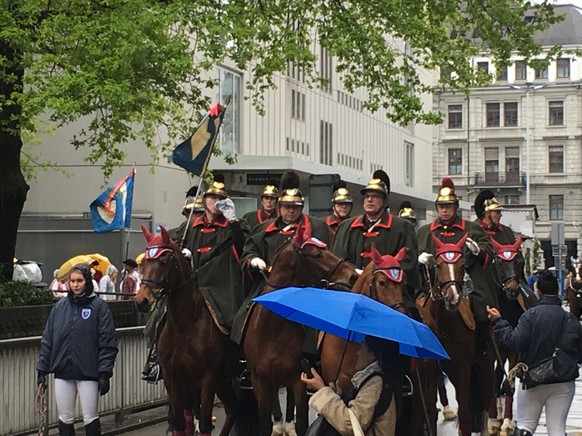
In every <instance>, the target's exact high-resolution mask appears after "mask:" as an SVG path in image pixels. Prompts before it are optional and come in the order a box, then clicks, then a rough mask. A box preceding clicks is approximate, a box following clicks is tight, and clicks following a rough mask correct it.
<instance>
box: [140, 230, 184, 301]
mask: <svg viewBox="0 0 582 436" xmlns="http://www.w3.org/2000/svg"><path fill="white" fill-rule="evenodd" d="M141 230H142V232H143V234H144V236H145V238H146V241H147V243H148V245H147V247H146V250H145V256H144V260H143V263H142V267H141V273H142V279H141V285H140V288H139V290H138V293H137V294H136V296H135V302H136V304H137V306H138V308H139V310H140V311H142V312H147V311H148V310H149V307H150V306H151V305H152V304H153V302H154V300H157V299H159V298H160V297H162V296H163V295H164V294H167V293H170V292H171V291H172V290H177V289H179V288H180V287H181V285H182V284H183V283H184V282H187V281H188V280H189V279H190V278H191V277H192V269H191V268H190V267H189V262H188V260H187V259H186V258H185V257H184V255H183V254H182V252H181V251H180V249H179V248H178V245H176V244H175V243H174V242H173V241H172V239H171V238H170V234H169V233H168V231H167V230H166V229H165V228H164V227H161V228H160V233H159V234H157V235H152V234H151V233H150V232H149V231H148V230H147V229H146V228H145V227H144V226H143V225H142V226H141Z"/></svg>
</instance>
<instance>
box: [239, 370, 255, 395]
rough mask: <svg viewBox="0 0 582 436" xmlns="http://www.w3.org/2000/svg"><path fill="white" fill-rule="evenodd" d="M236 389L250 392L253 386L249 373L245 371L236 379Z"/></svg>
mask: <svg viewBox="0 0 582 436" xmlns="http://www.w3.org/2000/svg"><path fill="white" fill-rule="evenodd" d="M238 387H239V389H241V390H243V391H252V390H253V384H252V382H251V372H250V371H249V370H248V369H245V370H244V371H243V372H242V373H241V374H240V376H239V377H238Z"/></svg>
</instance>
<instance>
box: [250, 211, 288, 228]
mask: <svg viewBox="0 0 582 436" xmlns="http://www.w3.org/2000/svg"><path fill="white" fill-rule="evenodd" d="M278 216H279V214H278V213H277V211H276V210H275V211H273V213H272V214H270V215H269V214H267V212H265V210H264V209H258V210H253V211H252V212H247V213H245V214H244V215H243V217H242V219H243V220H245V221H246V222H247V223H248V224H249V228H250V229H251V230H254V228H255V227H257V226H258V225H259V224H263V223H264V222H265V221H269V220H270V219H273V218H276V217H278Z"/></svg>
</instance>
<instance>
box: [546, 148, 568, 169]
mask: <svg viewBox="0 0 582 436" xmlns="http://www.w3.org/2000/svg"><path fill="white" fill-rule="evenodd" d="M548 160H549V162H550V173H563V172H564V147H562V146H561V145H550V148H549V156H548Z"/></svg>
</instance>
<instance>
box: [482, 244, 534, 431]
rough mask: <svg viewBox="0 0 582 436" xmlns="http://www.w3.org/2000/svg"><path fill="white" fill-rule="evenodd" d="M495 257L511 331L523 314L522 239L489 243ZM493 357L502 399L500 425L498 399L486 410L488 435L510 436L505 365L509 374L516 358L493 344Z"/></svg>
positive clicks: (503, 308)
mask: <svg viewBox="0 0 582 436" xmlns="http://www.w3.org/2000/svg"><path fill="white" fill-rule="evenodd" d="M491 243H492V245H493V249H494V250H495V257H494V258H493V273H494V274H493V277H494V282H495V287H496V289H497V297H498V301H499V311H500V313H501V316H503V319H505V320H507V321H508V322H509V323H510V324H511V325H512V326H513V327H515V326H516V325H517V322H518V320H519V317H520V316H521V315H522V314H523V312H524V311H525V310H526V307H525V303H524V299H523V295H522V285H521V281H522V276H523V268H524V266H525V259H524V257H523V255H522V253H521V250H520V247H521V243H522V238H521V236H520V237H518V238H517V240H516V241H515V242H514V243H513V244H507V245H504V244H500V243H499V242H497V241H496V240H495V239H491ZM495 346H496V354H497V356H496V357H497V360H498V362H497V363H498V365H497V368H496V382H497V383H496V393H497V395H496V397H497V396H501V395H502V394H503V395H504V396H505V401H504V405H503V422H502V423H501V425H500V423H499V421H498V420H497V398H496V397H494V398H493V399H492V401H491V404H490V407H489V425H488V427H489V433H490V434H497V432H499V435H500V436H509V435H511V434H512V433H513V427H514V426H513V423H512V418H513V392H512V389H511V388H509V386H508V384H507V382H505V383H503V386H502V381H503V376H504V374H505V363H506V362H508V370H511V369H512V368H513V367H514V366H515V365H516V364H517V361H518V354H517V352H515V351H512V350H510V349H508V348H506V347H503V346H499V344H498V343H497V342H496V343H495Z"/></svg>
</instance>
